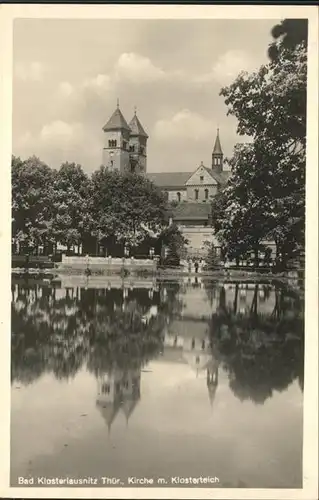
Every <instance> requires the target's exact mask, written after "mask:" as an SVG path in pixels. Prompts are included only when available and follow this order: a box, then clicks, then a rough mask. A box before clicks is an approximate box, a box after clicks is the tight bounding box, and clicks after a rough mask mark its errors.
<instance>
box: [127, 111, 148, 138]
mask: <svg viewBox="0 0 319 500" xmlns="http://www.w3.org/2000/svg"><path fill="white" fill-rule="evenodd" d="M129 126H130V129H131V135H137V136H141V137H146V138H148V135H147V133H146V132H145V130H144V129H143V127H142V124H141V122H140V120H139V119H138V117H137V114H136V110H135V112H134V116H133V118H132V120H131V121H130V125H129Z"/></svg>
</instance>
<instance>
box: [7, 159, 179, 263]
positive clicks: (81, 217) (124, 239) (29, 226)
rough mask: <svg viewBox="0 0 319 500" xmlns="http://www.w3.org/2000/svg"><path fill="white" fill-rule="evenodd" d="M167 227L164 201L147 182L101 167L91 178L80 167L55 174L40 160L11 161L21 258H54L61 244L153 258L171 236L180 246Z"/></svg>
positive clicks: (16, 239) (16, 240) (68, 165)
mask: <svg viewBox="0 0 319 500" xmlns="http://www.w3.org/2000/svg"><path fill="white" fill-rule="evenodd" d="M166 226H167V215H166V204H165V199H164V196H163V195H162V193H161V192H160V191H159V189H158V188H157V187H156V186H154V184H152V183H151V182H150V181H148V180H147V179H146V178H145V177H143V176H140V175H136V174H131V173H128V174H124V175H123V174H120V173H118V172H110V171H108V170H107V169H106V168H104V167H101V168H100V169H99V170H98V171H96V172H94V173H93V175H92V177H91V178H89V177H88V176H87V175H86V174H85V172H84V171H83V169H82V167H81V166H80V165H77V164H75V163H64V164H62V165H61V167H60V169H59V170H54V169H51V168H50V167H48V166H47V165H45V164H44V163H43V162H41V160H39V159H38V158H36V157H32V158H29V159H27V160H25V161H23V160H21V159H20V158H15V157H13V158H12V236H13V239H14V243H15V244H16V245H17V244H18V245H19V249H20V250H22V252H26V251H29V250H28V249H30V250H36V251H37V249H38V247H39V246H43V247H44V251H45V252H46V253H51V252H54V248H55V246H56V244H57V243H60V244H62V245H65V246H66V247H67V249H70V248H71V247H74V246H77V245H80V244H83V251H84V252H85V253H86V252H88V253H91V252H92V253H93V252H94V253H95V252H96V251H97V250H98V247H99V246H102V247H103V246H104V248H105V250H106V249H107V248H108V249H111V254H112V249H114V248H116V246H117V247H118V249H120V250H119V251H118V253H119V254H120V255H123V248H124V245H127V246H129V247H131V249H132V248H134V247H135V248H137V247H138V246H141V245H144V249H143V251H144V253H145V254H148V251H149V248H150V247H151V246H153V247H157V248H158V247H159V246H160V245H161V244H162V240H165V242H167V240H168V235H171V237H172V239H173V240H174V243H173V244H174V245H175V246H176V245H178V237H179V236H178V232H177V231H173V232H171V231H168V232H167V231H166V230H165V228H166ZM16 250H18V248H16ZM113 255H115V254H114V253H113Z"/></svg>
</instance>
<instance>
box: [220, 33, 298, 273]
mask: <svg viewBox="0 0 319 500" xmlns="http://www.w3.org/2000/svg"><path fill="white" fill-rule="evenodd" d="M277 46H278V54H277V57H276V58H275V59H274V60H271V61H270V62H269V63H268V64H267V65H265V66H262V67H261V68H260V69H259V71H258V72H256V73H253V74H251V75H248V74H247V73H241V74H240V75H239V76H238V77H237V79H236V80H235V82H234V83H233V84H232V85H230V86H229V87H225V88H223V89H222V90H221V95H222V96H224V98H225V103H226V105H227V106H228V114H232V115H234V116H235V117H236V118H237V120H238V128H237V131H238V133H239V135H245V136H249V137H250V139H251V142H249V143H247V144H242V145H237V146H236V147H235V150H234V155H233V157H232V158H231V159H230V160H229V164H230V167H231V170H232V175H231V178H230V181H229V183H228V185H227V187H226V188H225V189H224V190H223V192H222V193H221V194H220V196H219V197H217V198H216V199H215V200H214V201H213V225H214V228H215V231H216V233H217V237H218V238H219V239H220V241H221V243H222V245H224V246H225V248H226V251H227V254H228V255H231V256H232V257H234V256H235V257H236V256H239V255H243V254H244V253H245V252H247V251H249V250H251V249H253V250H255V251H256V252H257V251H258V248H259V245H260V244H261V242H262V240H265V239H272V240H273V241H275V243H276V245H277V253H278V256H279V255H280V256H281V261H282V265H286V263H287V261H288V259H289V258H291V257H293V256H294V253H295V252H296V251H298V250H300V249H301V248H303V246H304V206H305V153H306V85H307V52H306V47H305V44H304V43H300V44H298V45H296V46H293V47H291V46H290V45H289V44H288V46H287V43H286V38H283V39H282V40H281V41H279V42H278V43H277ZM279 49H280V50H279Z"/></svg>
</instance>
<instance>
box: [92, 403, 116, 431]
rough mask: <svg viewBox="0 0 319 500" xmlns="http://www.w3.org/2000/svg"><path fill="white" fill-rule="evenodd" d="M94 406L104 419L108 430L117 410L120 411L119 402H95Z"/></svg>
mask: <svg viewBox="0 0 319 500" xmlns="http://www.w3.org/2000/svg"><path fill="white" fill-rule="evenodd" d="M96 406H97V407H98V408H99V410H100V412H101V414H102V417H103V418H104V420H105V422H106V423H107V426H108V427H109V428H110V427H111V425H112V423H113V421H114V419H115V417H116V415H117V413H118V411H119V409H120V402H119V401H115V402H113V401H112V402H111V401H110V402H107V403H102V402H100V401H97V402H96Z"/></svg>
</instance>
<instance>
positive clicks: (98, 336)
mask: <svg viewBox="0 0 319 500" xmlns="http://www.w3.org/2000/svg"><path fill="white" fill-rule="evenodd" d="M95 325H96V326H95V329H94V334H93V336H92V337H91V349H90V353H89V357H88V368H89V369H90V370H91V371H92V372H94V374H95V375H96V376H98V375H100V374H101V373H106V372H110V371H112V370H113V369H120V370H123V369H134V368H140V367H142V366H143V365H144V364H146V363H147V362H148V361H150V360H151V359H152V358H154V357H156V356H157V355H158V354H159V352H160V350H161V349H162V342H163V338H162V331H163V327H164V317H163V315H162V314H158V315H157V316H155V317H152V318H150V320H149V321H146V322H145V321H144V320H143V311H141V310H140V309H139V305H138V303H137V302H135V301H134V302H130V303H129V305H128V306H127V308H126V309H125V310H124V311H123V310H121V309H120V310H114V311H112V312H111V313H108V314H105V312H104V311H101V312H100V313H97V316H96V318H95Z"/></svg>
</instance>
